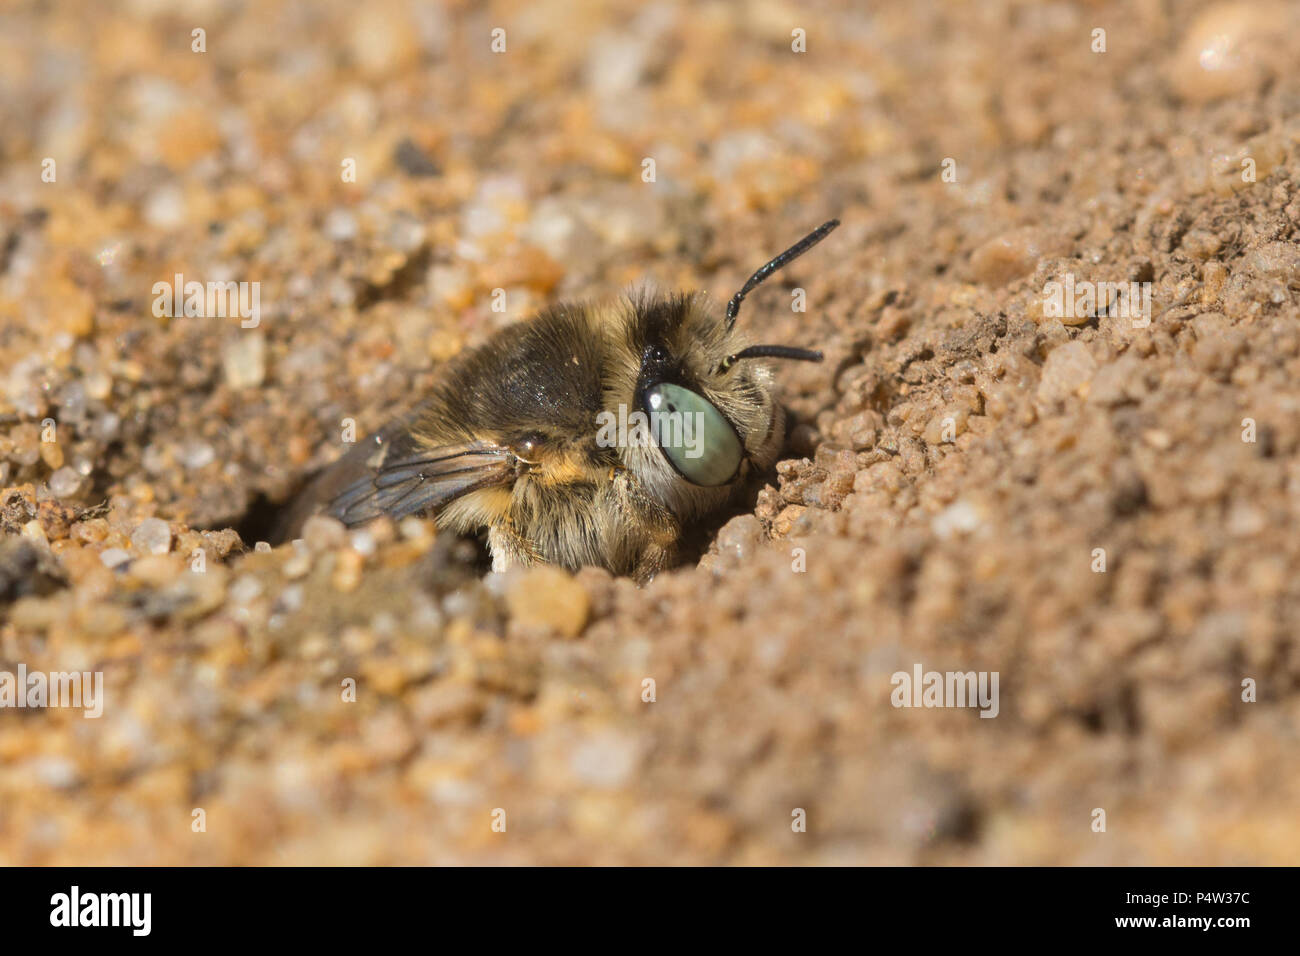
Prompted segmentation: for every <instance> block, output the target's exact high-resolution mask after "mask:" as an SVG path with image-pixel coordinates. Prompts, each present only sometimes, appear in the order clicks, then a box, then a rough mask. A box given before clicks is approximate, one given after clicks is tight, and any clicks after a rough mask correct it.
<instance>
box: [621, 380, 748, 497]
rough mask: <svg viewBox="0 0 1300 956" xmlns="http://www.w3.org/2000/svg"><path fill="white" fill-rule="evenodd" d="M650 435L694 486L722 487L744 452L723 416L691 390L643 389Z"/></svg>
mask: <svg viewBox="0 0 1300 956" xmlns="http://www.w3.org/2000/svg"><path fill="white" fill-rule="evenodd" d="M645 401H646V409H647V411H648V412H649V414H650V433H651V434H652V435H653V436H654V440H655V444H657V445H658V446H659V450H660V451H662V452H663V453H664V456H665V457H666V458H667V459H668V461H669V463H670V464H671V465H672V466H673V467H674V468H675V469H677V472H678V473H679V474H680V475H681V476H682V477H683V478H685V479H686V480H687V481H689V482H690V483H691V484H693V485H704V486H706V487H712V486H714V485H725V484H726V483H727V482H729V481H730V480H731V479H732V478H734V477H736V471H737V470H738V469H739V468H740V459H741V457H742V456H743V455H744V451H745V450H744V448H742V447H741V445H740V439H739V438H737V437H736V430H735V429H734V428H732V427H731V423H730V422H728V421H727V420H726V419H725V418H723V417H722V413H721V412H720V411H718V410H717V409H716V408H714V407H713V406H712V405H711V404H710V403H709V402H708V401H706V400H705V399H703V398H701V397H700V396H699V395H696V394H695V393H694V392H692V391H691V390H690V389H686V388H682V387H681V386H680V385H672V384H670V383H668V382H660V383H659V384H658V385H654V386H652V387H650V388H648V389H646V393H645Z"/></svg>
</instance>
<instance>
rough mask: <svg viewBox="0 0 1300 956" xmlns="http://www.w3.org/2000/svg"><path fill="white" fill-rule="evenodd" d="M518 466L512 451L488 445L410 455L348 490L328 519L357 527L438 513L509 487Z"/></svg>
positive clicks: (332, 507)
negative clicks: (465, 498) (475, 494)
mask: <svg viewBox="0 0 1300 956" xmlns="http://www.w3.org/2000/svg"><path fill="white" fill-rule="evenodd" d="M518 460H519V459H518V458H517V457H516V456H515V454H514V452H512V451H511V450H510V449H509V448H506V447H504V446H502V445H498V444H496V443H494V442H488V441H472V442H465V443H463V444H459V445H442V446H439V447H437V448H427V449H421V450H418V451H414V450H411V451H410V453H408V454H399V455H398V456H396V457H393V458H391V459H385V461H384V462H383V463H382V464H381V465H379V467H378V468H377V469H375V470H374V471H373V472H371V473H370V474H367V475H366V476H365V477H363V478H361V479H359V480H357V481H355V482H353V483H352V484H350V485H348V486H347V487H345V488H344V489H343V490H342V491H340V492H339V493H338V494H337V495H335V496H334V498H332V499H331V500H330V502H329V504H328V505H327V507H326V513H327V514H330V515H332V516H333V517H335V518H338V519H339V520H340V521H342V522H343V523H344V524H346V525H356V524H361V523H362V522H364V521H369V520H370V519H371V518H377V517H378V516H379V515H381V514H386V515H388V516H389V517H390V518H392V519H394V520H397V519H399V518H405V517H406V516H407V515H412V514H416V513H418V512H422V511H434V510H436V509H438V508H441V507H442V506H443V505H445V504H447V503H448V502H450V501H453V500H454V499H456V498H459V497H460V496H461V495H466V494H469V493H470V492H471V491H476V490H478V489H479V488H486V487H489V486H491V485H501V484H505V483H506V482H508V481H509V480H510V478H511V477H512V476H513V475H514V473H515V467H516V464H517V462H518Z"/></svg>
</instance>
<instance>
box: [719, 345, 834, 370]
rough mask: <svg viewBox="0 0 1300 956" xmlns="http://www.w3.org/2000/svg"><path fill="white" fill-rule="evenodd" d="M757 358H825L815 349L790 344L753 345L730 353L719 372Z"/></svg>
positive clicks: (811, 360) (799, 359) (809, 360)
mask: <svg viewBox="0 0 1300 956" xmlns="http://www.w3.org/2000/svg"><path fill="white" fill-rule="evenodd" d="M756 358H779V359H793V360H795V361H796V362H820V361H821V360H822V358H823V356H822V353H821V352H818V351H816V350H815V349H797V348H795V347H793V346H790V345H751V346H750V347H749V348H747V349H742V350H741V351H739V352H737V353H736V354H735V355H728V356H727V357H726V358H725V359H723V360H722V364H721V365H719V366H718V371H719V372H725V371H726V370H727V369H729V368H731V366H733V365H735V364H736V363H737V362H743V361H744V360H745V359H756Z"/></svg>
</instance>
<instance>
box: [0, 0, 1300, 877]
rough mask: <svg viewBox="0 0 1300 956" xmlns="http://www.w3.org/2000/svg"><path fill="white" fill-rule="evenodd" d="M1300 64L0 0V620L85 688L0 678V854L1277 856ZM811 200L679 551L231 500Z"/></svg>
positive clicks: (384, 6) (693, 26) (910, 34)
mask: <svg viewBox="0 0 1300 956" xmlns="http://www.w3.org/2000/svg"><path fill="white" fill-rule="evenodd" d="M855 7H861V8H862V9H861V10H855V9H854V8H855ZM868 8H869V9H868ZM197 28H201V29H202V30H204V31H205V32H204V33H203V34H202V35H201V36H200V37H199V38H198V39H196V38H195V35H194V34H193V32H192V31H194V30H195V29H197ZM498 28H500V29H502V30H504V31H505V32H504V34H503V35H498V36H499V37H501V38H503V39H504V43H505V49H504V51H503V52H494V51H493V49H492V45H493V31H494V30H495V29H498ZM1098 29H1101V30H1104V31H1105V34H1104V38H1102V37H1101V36H1100V35H1099V34H1096V33H1095V32H1094V31H1095V30H1098ZM796 31H802V32H801V33H799V32H796ZM801 39H802V43H803V44H804V45H805V52H796V51H795V50H794V49H792V44H794V45H798V44H799V43H800V41H801ZM200 40H201V41H202V45H203V47H204V50H203V51H202V52H197V51H196V50H195V46H197V45H199V43H200ZM1099 43H1104V52H1103V51H1102V50H1100V49H1098V46H1099ZM1297 62H1300V5H1297V4H1281V3H1269V2H1244V0H1243V2H1229V3H1226V4H1222V3H1220V4H1204V3H1197V2H1188V3H1176V2H1170V0H1166V2H1158V0H1141V2H1130V3H1114V4H1111V3H1079V4H1070V3H1050V2H1049V3H1041V2H1024V3H1020V2H980V3H970V4H963V3H953V4H943V3H932V2H926V0H909V2H905V3H896V4H870V5H867V4H844V5H843V6H841V5H837V4H822V3H813V4H806V5H803V4H794V3H783V2H780V0H757V2H752V3H740V4H734V5H733V4H722V3H687V2H683V3H651V4H648V5H638V4H631V3H618V4H610V5H597V4H588V3H578V4H562V3H550V2H541V3H536V2H529V3H522V2H521V3H495V4H491V5H490V6H489V7H487V8H480V7H479V5H477V4H470V3H463V4H461V3H453V4H450V5H448V6H446V7H440V6H437V5H432V4H430V5H425V4H415V3H406V2H387V0H379V2H368V3H364V4H357V3H344V2H339V3H334V4H320V3H289V2H274V0H270V2H259V3H256V4H241V3H233V2H232V3H226V2H219V0H210V2H193V3H182V4H161V3H155V2H152V0H137V2H128V3H124V4H120V5H114V9H113V11H112V12H109V11H107V10H104V11H97V12H96V13H95V15H94V17H89V16H88V15H87V12H86V9H85V6H84V5H82V4H77V3H53V4H42V3H34V2H33V3H23V2H19V3H10V4H7V5H6V6H5V7H4V8H3V10H0V128H3V129H4V131H5V136H4V137H3V139H2V140H0V376H2V378H0V488H4V489H5V490H3V491H2V492H0V528H2V529H3V532H4V535H5V537H4V539H3V541H0V671H9V672H17V670H18V668H19V666H20V665H22V666H23V667H25V668H26V669H27V671H28V672H32V671H45V672H48V671H72V670H85V671H90V672H94V671H99V672H102V674H103V682H104V689H103V698H102V705H103V706H102V715H101V716H100V717H98V718H95V719H87V718H85V717H83V714H82V711H81V710H79V709H75V708H47V709H32V708H22V709H18V708H14V709H4V710H0V862H4V863H165V864H174V863H250V864H279V863H354V862H365V863H397V862H401V863H602V864H607V863H737V864H756V863H802V864H826V863H889V864H907V863H979V864H989V863H1070V864H1098V863H1121V864H1130V863H1132V864H1136V863H1182V864H1189V863H1210V864H1227V863H1295V862H1296V860H1297V857H1298V854H1300V814H1297V812H1296V811H1297V806H1298V804H1300V760H1297V751H1298V749H1300V739H1298V734H1297V729H1298V721H1300V695H1298V694H1297V688H1298V686H1300V645H1298V644H1297V642H1296V638H1295V634H1296V629H1297V624H1298V623H1300V584H1298V583H1297V569H1298V567H1300V539H1298V538H1297V536H1296V534H1295V533H1294V526H1295V522H1296V519H1297V516H1298V513H1300V466H1298V465H1297V457H1296V456H1297V451H1298V450H1300V385H1297V381H1298V380H1300V325H1298V324H1297V318H1298V317H1300V308H1298V305H1297V296H1298V294H1300V245H1298V244H1297V237H1298V236H1300V190H1298V184H1300V119H1298V116H1300V113H1298V109H1297V108H1298V107H1300V75H1297V73H1296V70H1295V64H1296V63H1297ZM647 158H649V159H653V160H654V166H655V181H654V182H652V183H647V182H645V181H644V180H643V170H644V169H645V166H644V164H643V161H644V160H645V159H647ZM47 160H52V161H53V165H51V164H50V163H48V162H46V161H47ZM349 169H355V177H353V178H354V179H355V181H345V180H346V179H347V178H348V173H349ZM831 216H838V217H839V218H841V219H842V220H843V223H844V224H843V226H842V227H841V228H840V230H839V231H838V232H837V233H835V234H834V235H833V236H832V237H831V238H830V239H828V240H827V241H826V242H825V243H824V244H823V245H822V246H820V247H819V248H818V249H817V250H815V251H814V252H813V253H810V254H809V255H808V256H807V257H805V258H804V259H802V260H801V261H800V262H799V263H797V264H796V265H794V266H793V267H791V268H790V269H789V270H788V272H786V273H783V274H782V276H781V278H780V279H778V280H774V281H773V282H772V283H770V284H769V285H768V286H765V287H764V289H763V290H762V291H760V292H758V293H755V294H754V295H753V296H751V298H750V300H749V302H748V303H747V306H746V313H745V314H744V321H745V322H747V323H748V324H749V327H750V328H751V330H752V332H753V333H754V335H755V337H756V338H760V339H761V340H763V341H775V342H787V343H790V344H796V345H803V346H809V347H820V348H823V349H825V350H826V352H827V355H828V362H827V363H826V364H824V365H821V366H813V365H807V366H805V365H798V364H794V363H791V364H788V365H786V366H783V367H782V369H781V371H780V378H781V382H782V385H783V390H784V392H783V393H784V396H785V400H786V402H787V404H788V405H789V407H790V409H791V411H792V413H793V415H794V419H795V422H796V427H795V428H794V430H793V433H792V435H791V439H790V447H789V450H788V451H787V453H786V456H785V459H784V460H783V461H782V462H781V463H780V464H779V466H778V468H777V470H776V472H775V473H774V474H771V475H769V476H767V481H766V483H765V485H762V486H761V487H759V488H756V489H755V493H754V495H753V496H752V498H751V501H750V505H749V506H748V507H747V508H746V509H744V510H743V511H742V513H740V514H738V515H730V516H722V517H720V518H719V520H718V521H716V522H714V523H713V524H712V525H709V526H707V527H703V528H700V529H698V537H699V540H700V541H701V547H702V548H703V549H704V553H703V556H702V557H700V558H699V559H698V560H692V561H690V562H688V563H687V564H686V565H684V566H682V567H680V568H678V569H676V570H674V571H672V572H671V573H667V574H664V575H661V576H660V577H659V578H657V579H656V580H655V581H654V582H653V583H652V584H651V585H650V586H649V587H647V588H645V589H637V588H636V587H635V586H633V584H632V583H631V582H630V581H627V580H615V579H612V578H610V577H609V576H608V575H607V574H604V573H603V572H599V571H595V570H591V569H588V570H586V571H583V572H582V573H580V574H579V575H577V576H576V577H571V576H569V575H566V574H563V573H561V572H558V571H554V570H551V569H539V570H535V571H532V572H529V573H526V574H519V575H510V576H505V577H502V576H488V577H487V578H483V577H482V575H481V573H480V571H479V570H478V568H477V566H476V564H475V560H476V555H475V553H474V550H473V548H472V547H470V546H467V545H465V544H462V543H458V542H456V541H454V540H450V539H448V538H447V537H446V536H443V537H435V536H434V534H433V531H432V528H431V526H430V524H429V523H428V522H422V521H413V522H407V523H405V524H403V525H402V526H401V527H397V528H395V527H393V526H392V525H391V524H383V525H378V526H374V527H371V528H368V529H366V530H364V531H361V532H357V533H351V534H345V533H343V532H342V531H341V530H340V528H337V527H331V526H329V525H327V524H322V523H317V524H316V525H315V526H314V527H313V528H312V530H311V533H310V534H308V535H307V536H306V537H305V538H304V540H303V541H302V543H301V544H299V545H293V544H290V545H286V546H282V547H279V548H276V549H274V550H272V551H267V550H266V549H254V544H255V542H257V541H258V540H260V539H262V538H264V537H265V536H267V534H268V529H269V528H270V526H271V523H272V522H273V521H274V519H275V516H276V514H277V513H278V512H279V510H280V508H281V507H282V506H283V504H284V502H285V501H286V500H288V498H289V497H290V496H291V495H292V493H293V492H294V490H295V489H296V488H298V487H299V486H300V485H301V483H302V482H303V480H304V479H305V478H306V477H307V476H308V475H310V474H311V473H312V472H313V471H315V470H316V469H318V468H319V467H320V466H322V465H324V464H326V463H328V462H329V461H332V460H333V459H334V458H336V457H337V456H338V455H339V454H341V453H342V451H343V450H344V448H345V447H346V446H345V445H344V443H343V440H342V431H343V428H344V420H351V421H352V422H354V423H355V426H356V429H357V432H358V433H359V434H360V435H364V434H365V433H366V432H368V431H369V430H371V429H374V428H377V427H378V426H380V425H382V424H383V423H384V421H386V420H387V419H388V418H389V417H390V416H391V415H393V414H394V413H397V412H400V411H402V410H404V409H405V408H406V407H408V406H409V405H411V404H413V403H414V402H415V401H416V400H417V399H418V398H419V396H420V395H421V394H422V390H423V389H424V388H425V387H427V385H428V383H429V382H430V381H431V380H432V377H433V376H434V375H436V373H437V370H438V368H439V366H440V365H441V364H442V363H444V362H445V361H446V360H447V359H448V358H449V357H451V356H453V355H455V354H457V353H458V352H459V351H461V350H462V349H463V348H465V347H467V346H472V345H474V344H476V343H478V342H481V341H482V340H483V339H484V338H485V337H486V336H487V335H489V334H490V333H491V332H492V331H493V330H494V329H496V328H498V327H500V326H501V325H502V324H504V323H506V322H511V321H517V320H521V319H525V318H526V317H527V316H528V315H529V314H530V313H531V312H533V311H535V310H536V309H537V308H538V307H540V306H541V305H543V304H545V303H547V302H551V301H555V300H562V299H565V298H576V297H582V298H586V297H600V296H608V295H613V294H617V293H618V292H620V291H622V290H623V289H625V288H627V287H628V286H629V285H631V284H633V283H636V282H640V281H643V280H649V281H653V282H655V283H657V284H659V285H662V286H667V287H683V288H702V289H706V290H708V291H709V292H711V293H712V294H713V295H714V296H715V297H717V298H719V299H725V297H726V296H728V295H729V294H730V293H731V292H732V291H734V289H735V288H737V287H738V286H739V284H740V283H741V282H742V281H743V279H744V278H745V276H746V275H747V274H748V272H749V271H750V270H751V269H752V268H754V267H755V266H757V265H758V264H760V263H761V262H762V261H763V260H764V259H765V258H766V257H767V256H768V255H770V254H772V253H775V252H777V251H779V250H780V249H781V248H783V247H784V246H785V245H787V244H788V243H789V242H790V241H791V240H793V239H794V238H796V237H798V236H799V235H802V234H803V232H805V231H806V230H807V229H809V228H811V227H812V226H814V225H816V224H817V223H819V222H821V221H823V220H824V219H827V218H830V217H831ZM177 274H182V275H183V276H184V277H185V281H191V280H197V281H200V282H208V281H225V280H230V281H235V282H240V281H244V282H256V283H259V286H258V288H259V290H260V291H259V295H260V300H259V309H260V312H259V315H258V324H257V326H256V328H243V327H241V322H240V319H239V317H233V318H232V317H226V318H221V317H198V316H189V317H187V316H183V315H181V316H175V317H171V316H168V315H166V314H162V315H160V314H158V313H159V311H162V310H159V309H157V308H155V300H156V298H157V297H158V293H157V291H156V289H155V284H156V283H159V282H173V281H174V276H176V275H177ZM1067 282H1068V283H1070V284H1072V286H1073V287H1074V288H1076V289H1080V290H1081V289H1083V288H1085V287H1088V288H1091V286H1087V284H1088V283H1125V284H1127V283H1138V284H1139V288H1142V287H1143V286H1142V284H1143V283H1146V284H1147V285H1145V287H1144V288H1145V289H1146V290H1147V291H1148V292H1149V300H1148V303H1149V308H1147V309H1146V310H1145V311H1138V312H1136V313H1134V314H1120V315H1111V314H1103V315H1101V316H1098V315H1096V314H1095V310H1092V309H1089V308H1088V307H1087V306H1086V305H1085V306H1083V307H1082V308H1081V311H1080V313H1079V314H1074V313H1073V310H1071V314H1066V315H1063V316H1062V315H1058V314H1056V313H1055V312H1054V310H1053V308H1052V305H1051V298H1050V295H1049V291H1050V290H1052V289H1053V288H1055V287H1054V286H1053V283H1062V285H1064V284H1065V283H1067ZM796 287H798V288H802V289H804V290H805V293H806V297H807V306H808V307H807V311H806V312H804V313H797V312H794V311H792V309H791V302H792V296H791V293H792V290H793V289H795V288H796ZM1126 288H1127V285H1126ZM495 289H504V290H505V301H506V311H505V312H504V313H500V312H494V311H493V309H492V304H493V290H495ZM1140 301H1141V299H1140V297H1139V298H1138V299H1137V300H1135V302H1140ZM1104 311H1105V310H1103V312H1104ZM918 665H919V666H920V667H921V668H922V669H923V670H924V671H931V670H934V671H941V672H945V671H961V672H965V671H984V672H996V673H997V674H998V676H999V699H998V712H997V716H996V718H994V719H981V718H980V717H979V711H978V710H977V709H972V708H946V709H940V708H927V707H919V708H910V707H908V708H902V707H895V706H893V703H892V702H891V694H892V693H893V691H894V685H893V683H892V675H894V674H895V673H896V672H900V671H901V672H906V673H909V674H910V673H911V672H912V671H913V668H914V667H916V666H918ZM647 681H652V682H653V683H652V684H647V683H646V682H647ZM1243 682H1246V683H1245V685H1244V686H1243ZM1252 688H1253V691H1252ZM0 689H2V688H0ZM650 696H653V700H652V701H650V700H647V699H646V698H647V697H650ZM1243 697H1245V698H1253V699H1243ZM1098 811H1104V830H1102V829H1101V827H1100V823H1101V821H1102V816H1101V815H1099V813H1098Z"/></svg>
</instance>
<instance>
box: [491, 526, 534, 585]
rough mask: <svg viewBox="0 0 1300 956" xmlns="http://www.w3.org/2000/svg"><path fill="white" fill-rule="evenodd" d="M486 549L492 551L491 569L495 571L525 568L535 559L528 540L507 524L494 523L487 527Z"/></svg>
mask: <svg viewBox="0 0 1300 956" xmlns="http://www.w3.org/2000/svg"><path fill="white" fill-rule="evenodd" d="M487 539H488V550H489V551H490V552H492V570H493V571H494V572H496V573H501V572H503V571H509V570H510V569H511V568H526V567H528V566H529V565H530V564H532V563H533V562H534V561H536V560H537V555H536V554H535V553H534V552H533V549H532V547H531V546H530V545H529V544H528V541H527V540H526V539H525V538H524V537H523V536H522V535H520V534H518V533H517V532H516V531H515V530H514V529H513V528H511V527H510V526H509V525H507V524H504V523H503V524H494V525H493V526H492V527H490V528H489V529H488V535H487Z"/></svg>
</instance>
